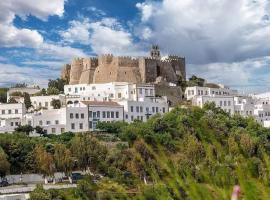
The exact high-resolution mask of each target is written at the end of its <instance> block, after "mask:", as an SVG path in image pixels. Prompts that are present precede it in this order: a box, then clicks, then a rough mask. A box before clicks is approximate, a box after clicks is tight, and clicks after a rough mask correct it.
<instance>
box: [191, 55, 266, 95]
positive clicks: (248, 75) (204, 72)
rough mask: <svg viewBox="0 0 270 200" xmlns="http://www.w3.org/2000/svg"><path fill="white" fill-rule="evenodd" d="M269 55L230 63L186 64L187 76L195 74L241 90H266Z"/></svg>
mask: <svg viewBox="0 0 270 200" xmlns="http://www.w3.org/2000/svg"><path fill="white" fill-rule="evenodd" d="M269 65H270V56H265V57H259V58H253V59H247V60H245V61H241V62H232V63H225V62H219V63H209V64H204V65H197V64H188V65H187V71H188V76H191V75H193V74H196V75H198V76H200V77H203V78H206V79H207V80H208V81H209V82H214V83H222V84H225V85H229V86H232V87H234V88H238V89H239V90H241V91H245V92H251V91H257V92H259V91H261V92H263V91H267V90H269V87H270V81H269V76H270V72H269Z"/></svg>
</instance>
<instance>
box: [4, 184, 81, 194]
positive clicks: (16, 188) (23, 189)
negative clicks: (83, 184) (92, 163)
mask: <svg viewBox="0 0 270 200" xmlns="http://www.w3.org/2000/svg"><path fill="white" fill-rule="evenodd" d="M76 187H77V184H61V185H54V184H48V185H43V188H44V189H45V190H49V189H67V188H76ZM35 188H36V185H35V184H30V185H27V186H21V185H12V186H8V187H2V188H0V194H17V193H30V192H32V191H33V190H34V189H35Z"/></svg>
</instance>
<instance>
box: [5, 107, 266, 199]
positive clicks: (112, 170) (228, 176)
mask: <svg viewBox="0 0 270 200" xmlns="http://www.w3.org/2000/svg"><path fill="white" fill-rule="evenodd" d="M98 126H99V128H101V129H102V130H103V131H104V132H107V133H110V134H112V135H113V138H114V139H115V140H117V138H119V139H120V140H121V141H125V142H128V144H129V145H124V144H123V145H117V146H116V147H115V148H110V149H108V147H106V146H103V145H102V144H103V143H104V141H103V143H101V141H100V138H99V137H93V136H91V134H78V135H76V136H74V135H73V134H69V135H68V136H67V135H62V136H53V137H51V138H33V139H30V140H29V138H27V136H18V135H17V136H10V135H4V136H0V145H1V147H2V148H3V152H5V154H6V157H7V161H8V162H9V163H12V162H14V159H15V158H16V157H14V156H15V155H16V154H14V153H11V147H13V146H14V145H15V144H16V142H19V141H20V140H23V139H22V138H24V137H26V138H24V140H25V142H26V143H27V144H28V145H26V144H24V145H25V147H18V148H25V149H26V150H25V151H21V150H20V151H19V152H17V153H18V154H22V153H25V155H27V156H24V157H20V158H21V159H25V160H19V161H18V162H17V161H16V163H20V162H21V165H22V167H23V166H24V164H23V163H24V162H25V163H26V160H28V161H27V163H31V165H30V164H28V165H30V166H27V167H25V169H24V170H29V169H32V171H38V172H41V173H44V174H50V173H48V171H46V167H45V168H43V170H41V168H40V167H39V166H40V165H39V164H38V163H39V162H40V161H39V160H40V159H37V157H35V155H36V156H37V154H35V153H34V154H33V153H32V152H36V153H37V152H39V153H38V155H40V154H42V155H45V154H46V155H47V156H48V157H46V158H50V159H49V160H50V161H49V164H53V166H56V167H55V171H59V170H62V171H66V172H69V171H71V170H72V169H75V168H76V169H88V168H90V169H91V171H92V172H95V173H99V174H103V175H104V178H103V179H101V180H100V181H93V178H92V177H91V176H87V177H86V178H85V179H84V180H82V181H80V182H79V183H78V188H77V189H73V190H63V191H58V192H57V194H58V195H59V196H58V197H57V198H59V199H85V200H87V199H146V200H155V199H160V200H161V199H162V200H163V199H190V200H192V199H194V200H195V199H196V200H197V199H202V200H205V199H214V200H216V199H220V200H222V199H224V200H225V199H226V200H227V199H230V195H231V192H232V188H233V186H234V185H236V184H238V185H240V187H241V198H240V199H245V200H251V199H254V200H255V199H256V200H257V199H270V189H269V183H270V157H269V153H270V143H269V140H270V130H268V129H265V128H263V127H262V126H260V125H259V124H257V123H256V122H255V121H254V120H253V119H252V118H242V117H241V116H238V115H235V116H232V117H231V116H229V114H227V113H225V112H223V111H222V110H220V109H219V108H215V106H214V105H213V104H209V105H206V106H205V107H204V108H203V109H200V108H197V107H190V108H180V107H178V108H175V109H174V110H173V111H171V112H170V113H167V114H165V115H164V116H159V115H156V116H154V117H152V118H151V119H150V120H149V121H148V122H146V123H142V122H140V121H136V122H134V123H132V124H129V125H128V124H126V123H119V122H118V123H113V124H107V123H100V124H99V125H98ZM11 137H19V138H21V139H16V140H13V141H12V139H11ZM4 141H5V142H4ZM27 141H28V142H27ZM59 145H60V146H61V147H60V146H59ZM15 146H16V145H15ZM63 152H65V153H63ZM0 154H1V153H0ZM2 154H3V153H2ZM57 155H58V156H59V155H62V156H61V157H65V158H67V159H65V160H66V162H67V163H69V164H70V165H68V166H69V168H68V169H63V168H61V166H62V165H61V163H63V162H64V161H59V160H58V159H57ZM63 155H65V156H63ZM17 159H18V158H17ZM46 160H48V159H46ZM62 160H64V159H62ZM74 160H76V162H75V164H74V162H73V161H74ZM29 161H31V162H29ZM0 165H1V164H0ZM17 165H18V164H17ZM15 167H16V168H15ZM62 167H63V166H62ZM11 168H13V169H12V170H13V171H16V170H18V169H19V168H20V167H19V166H12V165H11ZM40 190H41V189H40V188H39V191H40ZM42 192H43V193H44V191H41V192H40V193H42ZM36 193H38V191H36ZM36 193H34V194H35V195H32V199H35V198H34V196H37V194H36ZM47 193H50V192H47ZM55 193H56V191H53V192H52V191H51V194H50V195H48V194H46V195H47V196H53V195H55ZM52 194H53V195H52ZM39 199H42V198H41V197H39ZM51 199H55V197H52V198H51Z"/></svg>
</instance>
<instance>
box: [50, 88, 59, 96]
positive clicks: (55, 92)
mask: <svg viewBox="0 0 270 200" xmlns="http://www.w3.org/2000/svg"><path fill="white" fill-rule="evenodd" d="M47 94H48V95H58V94H60V91H59V90H58V89H57V88H55V87H48V89H47Z"/></svg>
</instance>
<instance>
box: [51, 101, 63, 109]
mask: <svg viewBox="0 0 270 200" xmlns="http://www.w3.org/2000/svg"><path fill="white" fill-rule="evenodd" d="M51 105H52V107H53V109H59V108H61V101H60V100H59V99H53V100H52V102H51Z"/></svg>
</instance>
